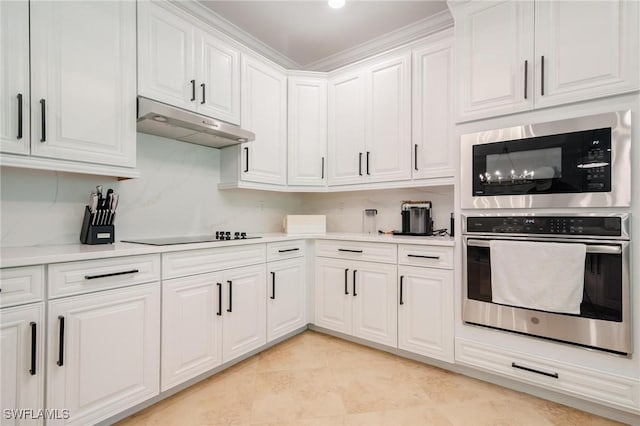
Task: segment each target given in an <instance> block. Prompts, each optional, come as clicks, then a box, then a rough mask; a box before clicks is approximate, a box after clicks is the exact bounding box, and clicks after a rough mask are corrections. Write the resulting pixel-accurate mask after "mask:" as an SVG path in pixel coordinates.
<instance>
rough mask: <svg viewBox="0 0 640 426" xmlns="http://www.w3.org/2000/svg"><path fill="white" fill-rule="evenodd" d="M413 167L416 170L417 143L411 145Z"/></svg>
mask: <svg viewBox="0 0 640 426" xmlns="http://www.w3.org/2000/svg"><path fill="white" fill-rule="evenodd" d="M413 168H414V169H415V170H416V171H417V170H418V144H415V145H413Z"/></svg>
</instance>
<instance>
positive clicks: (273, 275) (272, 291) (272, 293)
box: [269, 272, 276, 300]
mask: <svg viewBox="0 0 640 426" xmlns="http://www.w3.org/2000/svg"><path fill="white" fill-rule="evenodd" d="M271 278H272V281H271V296H269V298H270V299H273V300H275V298H276V273H275V272H271Z"/></svg>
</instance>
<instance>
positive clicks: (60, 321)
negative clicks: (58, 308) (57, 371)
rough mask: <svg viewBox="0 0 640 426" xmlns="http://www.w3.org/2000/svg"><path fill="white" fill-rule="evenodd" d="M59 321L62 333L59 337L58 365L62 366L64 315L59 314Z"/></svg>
mask: <svg viewBox="0 0 640 426" xmlns="http://www.w3.org/2000/svg"><path fill="white" fill-rule="evenodd" d="M58 323H59V325H60V335H59V337H58V361H56V364H58V367H62V366H63V365H64V317H63V316H62V315H60V316H58Z"/></svg>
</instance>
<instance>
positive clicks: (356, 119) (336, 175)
mask: <svg viewBox="0 0 640 426" xmlns="http://www.w3.org/2000/svg"><path fill="white" fill-rule="evenodd" d="M364 80H365V75H364V73H363V72H362V71H357V72H353V73H348V74H344V75H340V76H338V77H335V78H332V79H331V80H329V144H328V146H329V164H328V171H329V185H345V184H351V183H361V182H362V178H363V169H362V166H363V163H362V160H363V158H362V156H363V155H364V152H365V87H366V86H365V82H364Z"/></svg>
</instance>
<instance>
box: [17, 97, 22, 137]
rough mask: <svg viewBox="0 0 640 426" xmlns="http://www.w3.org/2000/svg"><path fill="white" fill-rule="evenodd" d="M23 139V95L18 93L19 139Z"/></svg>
mask: <svg viewBox="0 0 640 426" xmlns="http://www.w3.org/2000/svg"><path fill="white" fill-rule="evenodd" d="M17 139H22V93H18V137H17Z"/></svg>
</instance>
